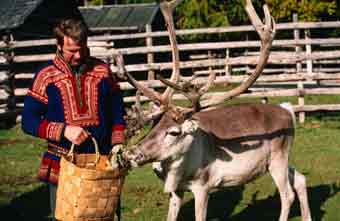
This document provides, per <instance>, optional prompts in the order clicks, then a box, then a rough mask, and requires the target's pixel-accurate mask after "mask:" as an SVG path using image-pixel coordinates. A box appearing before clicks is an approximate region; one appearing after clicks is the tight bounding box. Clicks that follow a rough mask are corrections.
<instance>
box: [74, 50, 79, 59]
mask: <svg viewBox="0 0 340 221" xmlns="http://www.w3.org/2000/svg"><path fill="white" fill-rule="evenodd" d="M73 57H74V58H75V59H77V60H78V59H79V58H80V57H81V54H80V51H77V52H76V53H74V55H73Z"/></svg>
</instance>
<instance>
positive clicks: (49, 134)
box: [38, 120, 65, 141]
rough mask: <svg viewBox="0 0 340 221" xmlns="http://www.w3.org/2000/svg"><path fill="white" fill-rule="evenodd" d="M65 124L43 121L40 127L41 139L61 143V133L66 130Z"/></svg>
mask: <svg viewBox="0 0 340 221" xmlns="http://www.w3.org/2000/svg"><path fill="white" fill-rule="evenodd" d="M64 126H65V124H64V123H59V122H49V121H48V120H43V121H42V122H41V123H40V126H39V132H38V133H39V137H41V138H45V139H49V140H54V141H60V138H61V135H62V134H61V133H62V131H63V129H64Z"/></svg>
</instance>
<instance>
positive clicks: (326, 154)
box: [0, 96, 340, 221]
mask: <svg viewBox="0 0 340 221" xmlns="http://www.w3.org/2000/svg"><path fill="white" fill-rule="evenodd" d="M306 99H308V102H306V103H313V102H319V103H335V102H337V100H338V99H339V98H337V97H335V96H334V97H326V98H325V99H323V98H322V99H321V98H320V97H311V98H308V97H307V98H306ZM286 100H287V99H284V98H278V99H275V100H274V101H273V102H274V103H278V102H282V101H286ZM320 100H322V101H320ZM246 101H248V100H247V99H242V100H241V101H238V102H246ZM291 102H293V103H294V100H291ZM338 115H339V113H334V114H331V113H328V114H313V115H312V116H308V117H307V122H306V123H305V124H304V125H298V126H297V132H296V139H295V144H294V147H293V148H292V150H291V155H290V156H291V157H290V162H291V165H293V166H294V167H295V168H297V169H298V170H299V171H300V172H302V173H303V174H305V175H306V177H307V179H308V181H307V182H308V193H309V201H310V207H311V211H312V215H313V220H315V221H337V220H339V216H340V215H339V211H340V164H339V162H340V115H339V116H338ZM44 146H45V142H43V141H41V140H39V139H36V138H32V137H30V136H27V135H25V134H23V132H22V131H21V129H20V127H19V126H16V127H14V128H11V129H9V130H0V162H1V163H0V212H1V214H2V219H4V220H5V218H7V219H8V220H47V219H48V216H49V209H48V208H49V204H48V190H47V186H46V185H45V184H42V183H39V182H37V181H36V179H35V177H36V174H37V171H38V166H39V163H40V156H41V153H42V152H43V150H44ZM168 198H169V197H168V195H167V194H165V193H163V186H162V182H161V181H160V180H158V179H157V178H156V176H155V175H154V174H153V172H152V170H151V166H150V165H146V166H145V167H142V168H138V169H134V170H132V171H130V173H129V175H128V176H127V178H126V182H125V185H124V191H123V194H122V217H123V220H124V221H136V220H137V221H160V220H165V219H166V214H167V207H168ZM298 206H299V205H298V203H294V205H293V208H292V210H291V214H290V219H289V220H290V221H297V220H300V212H299V207H298ZM279 211H280V200H279V195H278V193H277V191H276V189H275V186H274V184H273V183H272V180H271V178H270V177H269V176H268V175H266V176H264V177H262V178H260V179H258V180H256V181H254V182H252V183H250V184H247V185H245V186H241V187H235V188H230V189H226V190H223V191H219V192H215V193H213V194H211V197H210V201H209V209H208V217H209V219H214V220H221V221H222V220H231V221H249V220H263V221H267V220H268V221H272V220H277V219H278V215H279ZM180 218H181V219H180V220H185V221H193V220H194V202H193V198H192V195H191V194H189V193H187V194H186V195H185V202H184V204H183V206H182V209H181V212H180Z"/></svg>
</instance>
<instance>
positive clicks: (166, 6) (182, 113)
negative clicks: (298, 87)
mask: <svg viewBox="0 0 340 221" xmlns="http://www.w3.org/2000/svg"><path fill="white" fill-rule="evenodd" d="M180 2H181V0H174V1H171V2H167V1H161V3H160V7H161V11H162V13H163V16H164V18H165V22H166V25H167V29H168V32H169V39H170V44H171V48H172V59H173V69H172V75H171V78H170V80H165V79H163V78H161V81H162V82H163V83H164V84H166V85H167V86H168V87H167V88H166V90H165V91H164V93H163V94H159V93H158V92H156V91H154V90H152V89H150V88H148V87H146V86H145V85H143V84H141V83H139V82H138V81H136V80H135V79H134V78H133V77H132V76H131V75H130V74H129V73H128V72H126V69H125V67H124V61H123V57H122V55H121V54H116V55H115V59H116V64H117V66H118V71H119V72H120V74H124V75H125V76H126V77H127V80H128V81H129V83H130V84H132V85H133V86H134V87H135V88H136V89H138V90H139V91H140V92H141V93H142V94H144V95H145V96H146V97H148V98H149V99H150V100H151V101H152V102H153V103H154V104H157V105H158V108H157V109H156V110H154V111H153V112H151V113H149V114H148V115H147V116H145V117H144V119H145V121H148V120H150V119H156V118H159V119H160V120H159V121H158V123H157V124H156V125H155V126H154V127H153V129H152V130H151V132H150V133H149V134H148V135H147V136H146V137H145V138H144V139H143V140H142V141H141V142H140V143H139V144H138V145H136V146H135V147H134V148H133V149H132V150H130V151H127V152H125V154H124V156H125V158H126V159H127V160H129V161H130V162H131V163H132V164H133V165H143V164H145V163H147V162H152V161H161V160H165V159H169V158H176V157H177V156H178V155H180V154H183V153H185V152H186V151H187V149H188V148H189V147H190V145H191V143H192V142H193V140H194V136H195V133H196V131H197V128H198V122H196V121H195V120H192V119H191V116H192V115H193V114H194V113H196V112H198V111H201V110H203V109H206V108H210V107H212V106H215V105H218V104H220V103H222V102H223V101H226V100H228V99H231V98H233V97H235V96H237V95H239V94H241V93H243V92H244V91H246V90H247V89H248V88H249V87H250V86H251V85H252V84H253V83H254V82H255V81H256V79H257V78H258V77H259V76H260V74H261V72H262V70H263V68H264V66H265V64H266V63H267V60H268V57H269V53H270V47H271V44H272V41H273V39H274V35H275V23H274V21H273V19H272V17H271V16H270V13H269V10H268V8H267V7H266V6H264V14H265V24H263V23H262V22H261V20H260V18H259V17H258V15H257V14H256V11H255V9H254V7H253V5H252V2H251V0H246V6H245V9H246V11H247V13H248V16H249V17H250V20H251V22H252V24H253V26H254V27H255V29H256V31H257V33H258V34H259V36H260V39H261V51H260V56H259V61H258V64H257V66H256V68H255V70H254V72H253V73H252V74H251V75H250V76H249V78H248V79H247V80H246V81H245V82H243V83H242V84H240V85H239V86H238V87H236V88H234V89H232V90H230V91H228V92H226V93H225V94H224V95H223V96H220V97H217V98H216V97H209V96H206V97H204V96H203V95H204V93H205V92H207V91H208V89H209V87H210V85H211V84H212V82H213V81H214V79H215V74H214V72H212V73H211V74H210V76H209V80H208V81H207V83H206V84H205V85H204V86H203V87H200V88H199V87H196V86H194V85H192V84H191V82H190V81H189V82H185V83H183V84H180V83H179V78H180V69H179V66H180V62H179V51H178V46H177V41H176V34H175V29H174V24H173V18H172V11H173V9H174V8H175V7H176V5H178V4H179V3H180ZM174 90H177V91H179V92H181V93H183V94H184V95H185V96H186V97H187V98H188V99H189V100H190V101H191V103H192V104H193V105H192V108H183V107H179V106H176V105H174V104H172V103H171V97H172V95H173V93H174ZM201 97H203V98H204V99H203V101H202V102H200V99H201ZM140 116H141V115H140Z"/></svg>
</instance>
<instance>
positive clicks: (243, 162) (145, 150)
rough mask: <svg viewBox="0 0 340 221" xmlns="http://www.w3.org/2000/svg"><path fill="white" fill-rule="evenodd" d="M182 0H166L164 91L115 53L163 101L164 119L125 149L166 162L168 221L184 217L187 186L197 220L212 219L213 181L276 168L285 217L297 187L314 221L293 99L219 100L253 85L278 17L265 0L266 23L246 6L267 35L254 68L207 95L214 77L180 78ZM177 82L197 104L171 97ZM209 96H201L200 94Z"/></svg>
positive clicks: (137, 161) (138, 157) (221, 183)
mask: <svg viewBox="0 0 340 221" xmlns="http://www.w3.org/2000/svg"><path fill="white" fill-rule="evenodd" d="M179 3H180V0H175V1H172V2H166V1H162V2H161V3H160V6H161V10H162V13H163V15H164V18H165V21H166V24H167V29H168V32H169V36H170V37H169V38H170V43H171V46H172V57H173V73H172V75H171V78H170V80H165V79H162V78H161V81H162V82H163V83H165V84H166V85H167V86H168V87H167V88H166V90H165V91H164V93H163V94H160V93H158V92H156V91H154V90H152V89H150V88H148V87H147V86H145V85H143V84H142V83H140V82H138V81H136V80H135V79H134V78H133V77H132V76H131V75H130V74H129V73H128V72H126V70H125V67H124V61H123V57H122V55H120V54H116V56H115V59H116V63H117V66H118V72H119V73H120V74H124V75H126V77H127V80H128V81H129V82H130V83H131V84H132V85H133V86H134V87H135V88H137V89H138V90H139V91H141V93H142V94H144V95H145V96H147V97H148V98H149V99H150V100H151V101H153V103H155V104H157V105H158V106H159V108H158V109H157V110H156V111H153V112H152V113H150V114H149V115H148V116H145V118H147V119H156V118H157V117H158V118H159V119H160V120H159V121H158V123H156V125H155V126H154V127H153V129H152V130H151V131H150V133H149V134H148V135H147V136H146V137H145V138H144V139H143V140H142V141H141V142H140V143H139V144H138V145H136V146H135V147H133V148H132V149H130V150H127V151H126V152H124V153H123V156H124V158H125V159H126V160H128V161H129V162H131V164H132V165H135V166H142V165H144V164H146V163H149V162H159V164H158V167H156V174H157V175H158V176H159V177H160V178H161V179H163V180H164V182H165V185H164V191H165V192H169V193H171V194H170V195H171V197H170V203H169V210H168V216H167V220H168V221H175V220H177V217H178V213H179V210H180V206H181V202H182V198H183V195H184V192H185V191H191V192H192V193H193V195H194V198H195V218H196V221H205V220H206V213H207V204H208V195H209V192H211V191H212V190H214V189H218V188H221V187H230V186H235V185H242V184H245V183H247V182H250V181H251V180H253V179H255V178H257V177H259V176H260V175H263V174H264V173H265V172H267V171H269V173H270V175H271V176H272V178H273V180H274V182H275V184H276V186H277V188H278V190H279V193H280V198H281V213H280V218H279V221H287V219H288V215H289V210H290V207H291V204H292V203H293V201H294V198H295V194H294V191H295V192H296V193H297V196H298V199H299V201H300V208H301V216H302V220H303V221H310V220H311V215H310V209H309V205H308V197H307V189H306V179H305V177H304V175H302V174H301V173H299V172H298V171H297V170H295V169H293V168H291V167H289V166H288V155H289V148H290V146H291V145H292V143H293V138H294V124H295V118H294V112H293V110H292V107H291V106H290V105H283V107H281V106H278V105H270V104H243V105H239V106H231V107H219V104H220V103H222V102H224V101H226V100H229V99H231V98H233V97H235V96H237V95H239V94H241V93H243V92H244V91H246V90H247V89H248V88H249V87H250V86H251V85H252V84H253V83H254V82H255V81H256V79H257V78H258V77H259V75H260V74H261V72H262V70H263V68H264V66H265V64H266V62H267V59H268V56H269V53H270V48H271V44H272V41H273V39H274V35H275V23H274V21H273V19H272V17H271V16H270V13H269V10H268V8H267V7H266V6H264V15H265V19H264V21H265V23H264V24H263V23H262V21H261V20H260V18H259V17H258V16H257V14H256V12H255V10H254V7H253V5H252V2H251V0H246V5H245V9H246V11H247V13H248V15H249V17H250V20H251V22H252V24H253V26H254V27H255V29H256V31H257V33H258V34H259V36H260V39H261V52H260V56H259V61H258V64H257V66H256V68H255V70H254V72H253V73H252V74H251V75H250V76H249V77H248V79H247V80H246V81H244V82H243V83H242V84H240V85H239V86H237V87H236V88H234V89H232V90H230V91H228V92H226V93H225V94H223V96H221V97H213V96H204V94H205V93H206V92H207V91H208V89H209V86H210V85H211V84H212V82H213V80H214V78H215V74H214V73H213V72H212V73H211V75H210V76H209V80H208V83H207V84H205V85H203V86H202V87H197V86H196V85H192V84H191V83H190V82H185V83H183V84H180V82H179V77H180V73H179V52H178V47H177V42H176V35H175V30H174V25H173V19H172V10H173V9H174V8H175V7H176V5H178V4H179ZM174 90H178V91H180V92H182V93H183V94H184V95H185V96H186V97H187V98H188V99H189V100H190V101H191V102H192V104H193V105H192V107H191V108H184V107H179V106H176V105H174V104H172V103H171V97H172V95H173V93H174ZM201 98H202V101H201Z"/></svg>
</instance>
